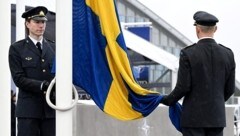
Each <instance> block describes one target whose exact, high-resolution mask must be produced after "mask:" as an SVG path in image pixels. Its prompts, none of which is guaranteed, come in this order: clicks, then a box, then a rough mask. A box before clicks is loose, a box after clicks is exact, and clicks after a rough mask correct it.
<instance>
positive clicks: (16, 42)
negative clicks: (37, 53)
mask: <svg viewBox="0 0 240 136" xmlns="http://www.w3.org/2000/svg"><path fill="white" fill-rule="evenodd" d="M25 40H26V39H22V40H19V41H15V42H13V43H12V45H13V44H18V43H21V42H24V41H25Z"/></svg>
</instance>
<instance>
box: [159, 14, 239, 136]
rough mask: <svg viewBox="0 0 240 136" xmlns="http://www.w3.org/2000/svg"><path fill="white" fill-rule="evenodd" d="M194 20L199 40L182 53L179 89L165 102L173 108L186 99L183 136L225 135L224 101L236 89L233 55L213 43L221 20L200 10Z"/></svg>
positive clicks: (166, 98)
mask: <svg viewBox="0 0 240 136" xmlns="http://www.w3.org/2000/svg"><path fill="white" fill-rule="evenodd" d="M193 18H194V20H195V23H194V26H195V28H196V34H197V37H198V39H199V40H198V42H197V43H195V44H193V45H191V46H188V47H186V48H184V49H182V50H181V53H180V61H179V71H178V79H177V84H176V87H175V88H174V90H173V91H172V92H171V93H170V94H169V95H166V96H164V97H163V100H162V103H163V104H165V105H172V104H174V103H176V102H177V101H178V100H179V99H181V98H182V97H184V99H183V104H182V105H183V111H182V116H181V127H182V133H183V136H223V128H224V127H225V126H226V116H225V101H227V100H228V99H229V97H230V96H231V95H232V94H233V93H234V89H235V61H234V55H233V52H232V51H231V50H230V49H229V48H227V47H225V46H223V45H221V44H218V43H217V42H216V41H215V40H214V38H213V36H214V33H215V32H216V30H217V26H216V23H217V22H218V21H219V20H218V19H217V18H216V17H215V16H214V15H212V14H209V13H207V12H204V11H198V12H196V13H195V14H194V16H193ZM226 35H227V34H226Z"/></svg>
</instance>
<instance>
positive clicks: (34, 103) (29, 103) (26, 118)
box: [9, 6, 55, 136]
mask: <svg viewBox="0 0 240 136" xmlns="http://www.w3.org/2000/svg"><path fill="white" fill-rule="evenodd" d="M47 13H48V9H47V8H46V7H43V6H39V7H35V8H32V9H30V10H28V11H26V12H24V13H23V14H22V17H23V18H24V19H25V26H26V30H27V34H28V36H27V37H26V39H23V40H20V41H17V42H15V43H13V44H12V45H11V46H10V49H9V66H10V70H11V74H12V78H13V80H14V83H15V84H16V86H17V87H19V94H18V99H17V105H16V117H17V119H18V125H17V129H18V130H17V132H18V136H55V111H54V110H53V109H52V108H50V107H49V106H48V104H47V103H46V100H45V93H46V90H47V88H48V85H49V82H50V81H51V80H52V79H53V77H54V75H52V74H51V67H52V63H53V59H54V58H55V43H53V42H50V41H48V40H46V39H45V38H44V37H43V34H44V31H45V28H46V21H47V17H46V14H47Z"/></svg>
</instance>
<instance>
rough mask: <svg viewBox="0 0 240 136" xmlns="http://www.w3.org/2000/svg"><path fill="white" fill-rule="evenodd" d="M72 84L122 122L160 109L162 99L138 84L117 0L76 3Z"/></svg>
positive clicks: (81, 1) (74, 9) (79, 0)
mask: <svg viewBox="0 0 240 136" xmlns="http://www.w3.org/2000/svg"><path fill="white" fill-rule="evenodd" d="M73 82H74V84H75V85H78V86H80V87H82V88H83V89H84V90H86V91H87V92H88V93H89V94H90V95H91V97H92V99H93V100H94V102H95V103H96V105H97V106H98V107H99V108H100V109H101V110H102V111H103V112H105V113H107V114H109V115H110V116H112V117H114V118H117V119H119V120H134V119H138V118H143V117H146V116H147V115H149V114H150V113H151V112H152V111H153V110H154V109H155V108H156V107H157V106H158V105H159V103H160V101H161V99H162V96H161V95H160V94H159V93H157V92H154V91H150V90H146V89H144V88H142V87H141V86H139V85H138V84H137V83H136V81H135V78H134V76H133V73H132V70H131V66H130V63H129V60H128V55H127V49H126V45H125V42H124V38H123V34H122V32H121V28H120V26H119V20H118V15H117V11H116V8H115V3H114V0H73ZM176 106H177V105H176ZM177 107H178V106H177ZM178 108H179V107H178ZM178 108H176V107H172V109H173V110H172V111H173V112H174V113H176V111H174V110H176V109H178ZM178 111H179V110H178ZM171 115H172V114H171ZM173 117H176V116H175V115H174V116H173ZM178 119H179V118H177V119H174V120H173V121H174V122H173V123H174V125H175V126H176V124H177V123H179V122H178V121H179V120H178ZM176 121H177V122H176ZM178 127H179V126H178Z"/></svg>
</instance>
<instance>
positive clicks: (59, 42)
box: [56, 0, 72, 136]
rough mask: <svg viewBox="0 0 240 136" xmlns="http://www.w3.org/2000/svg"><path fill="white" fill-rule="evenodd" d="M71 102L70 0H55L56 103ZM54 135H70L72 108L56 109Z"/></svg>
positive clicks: (67, 103) (66, 104)
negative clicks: (66, 109)
mask: <svg viewBox="0 0 240 136" xmlns="http://www.w3.org/2000/svg"><path fill="white" fill-rule="evenodd" d="M71 103H72V1H71V0H69V1H68V0H67V1H61V0H58V1H56V105H57V106H59V107H67V106H69V105H71ZM56 136H72V110H68V111H56Z"/></svg>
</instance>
